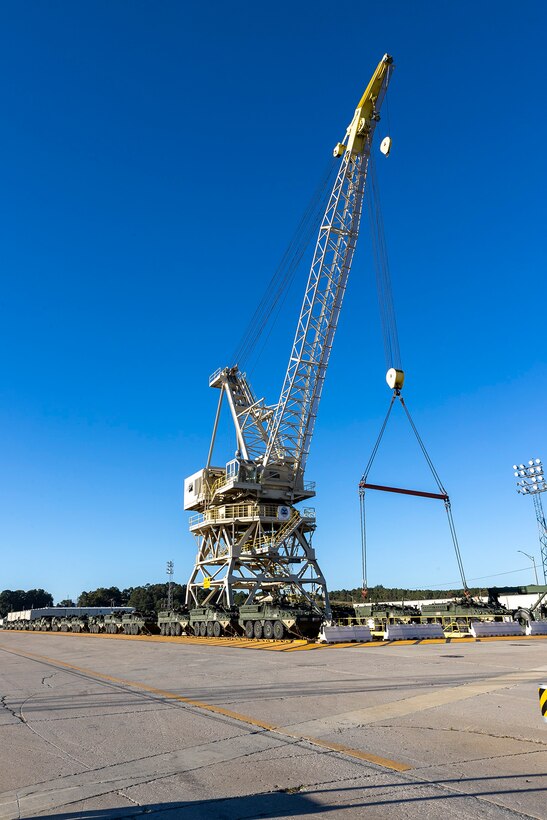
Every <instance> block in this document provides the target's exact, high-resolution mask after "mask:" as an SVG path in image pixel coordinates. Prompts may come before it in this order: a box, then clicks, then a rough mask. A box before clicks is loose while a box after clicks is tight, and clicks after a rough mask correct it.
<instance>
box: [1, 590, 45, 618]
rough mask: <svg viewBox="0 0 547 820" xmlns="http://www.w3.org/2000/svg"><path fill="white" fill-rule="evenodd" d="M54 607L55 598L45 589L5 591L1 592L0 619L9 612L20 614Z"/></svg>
mask: <svg viewBox="0 0 547 820" xmlns="http://www.w3.org/2000/svg"><path fill="white" fill-rule="evenodd" d="M45 606H53V596H52V595H51V594H50V593H49V592H46V591H45V589H29V590H27V591H26V592H25V591H24V590H22V589H16V590H12V589H5V590H4V591H3V592H0V617H2V618H3V617H4V615H7V613H8V612H20V611H21V610H23V609H41V608H42V607H45Z"/></svg>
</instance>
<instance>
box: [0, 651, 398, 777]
mask: <svg viewBox="0 0 547 820" xmlns="http://www.w3.org/2000/svg"><path fill="white" fill-rule="evenodd" d="M128 637H129V636H128ZM0 649H4V650H6V651H7V652H10V653H12V654H14V655H19V656H20V657H22V658H28V659H29V660H37V661H44V662H46V663H50V664H53V665H54V666H60V667H62V668H64V669H69V670H71V671H73V672H79V673H81V674H84V675H89V676H91V677H93V678H97V679H98V680H104V681H107V682H109V683H117V684H121V685H122V686H129V687H131V688H132V689H140V690H141V691H143V692H148V693H150V694H152V695H159V696H160V697H162V698H165V699H167V700H173V701H177V702H179V703H184V704H186V705H187V706H193V707H194V708H196V709H201V710H204V711H207V712H212V713H213V714H216V715H222V716H223V717H228V718H231V719H232V720H236V721H239V722H240V723H246V724H248V725H250V726H256V727H258V728H259V729H264V730H265V731H267V732H275V733H276V734H280V735H283V736H284V737H290V738H293V739H295V740H299V741H306V742H307V743H311V744H313V745H315V746H320V747H321V748H323V749H328V750H329V751H331V752H339V753H341V754H345V755H349V756H350V757H355V758H358V759H359V760H364V761H367V762H368V763H374V764H375V765H377V766H382V767H383V768H385V769H392V770H393V771H396V772H405V771H408V770H409V769H411V768H412V767H411V766H408V765H407V764H406V763H401V762H400V761H398V760H390V759H389V758H385V757H378V755H374V754H370V753H368V752H363V751H361V750H359V749H352V748H351V747H349V746H343V745H342V744H340V743H334V742H331V741H329V740H321V739H319V738H315V737H308V736H305V735H301V734H299V733H295V732H294V731H292V730H291V729H290V727H282V726H274V725H273V724H271V723H265V722H264V721H262V720H257V718H254V717H251V716H249V715H241V714H240V713H239V712H234V711H232V710H231V709H224V708H223V707H222V706H215V705H214V704H211V703H204V702H203V701H200V700H194V699H193V698H187V697H185V696H184V695H177V694H176V693H175V692H169V691H167V690H165V689H156V687H154V686H148V685H147V684H145V683H140V682H139V681H131V680H126V679H125V678H117V677H115V676H114V675H105V674H104V673H103V672H96V671H95V670H94V669H86V668H85V667H81V666H75V665H74V664H72V663H66V661H61V660H58V659H57V658H50V657H48V656H47V655H37V654H35V653H34V652H21V651H20V650H16V649H11V648H9V647H6V646H3V645H2V644H0Z"/></svg>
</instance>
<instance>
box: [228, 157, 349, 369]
mask: <svg viewBox="0 0 547 820" xmlns="http://www.w3.org/2000/svg"><path fill="white" fill-rule="evenodd" d="M336 164H337V163H336V160H335V159H334V157H331V159H330V160H329V163H328V165H327V167H326V169H325V171H324V173H323V175H322V177H321V181H320V183H319V185H318V186H317V187H316V189H315V191H314V193H313V195H312V197H311V199H310V201H309V203H308V205H307V206H306V209H305V210H304V213H303V214H302V217H301V219H300V221H299V223H298V226H297V228H296V230H295V232H294V235H293V237H292V239H291V241H290V242H289V244H288V245H287V247H286V249H285V252H284V254H283V256H282V258H281V261H280V263H279V265H278V266H277V268H276V270H275V271H274V274H273V276H272V278H271V279H270V281H269V283H268V285H267V287H266V289H265V291H264V294H263V296H262V299H261V300H260V302H259V304H258V306H257V308H256V310H255V312H254V313H253V315H252V317H251V319H250V321H249V324H248V325H247V327H246V329H245V331H244V333H243V334H242V336H241V339H240V341H239V343H238V346H237V348H236V349H235V350H234V353H233V355H232V364H233V365H237V366H239V367H242V366H246V365H247V364H248V363H249V362H250V360H251V357H252V356H253V354H254V355H255V358H259V356H260V353H261V352H262V349H263V347H264V344H265V343H266V341H267V339H268V337H269V335H270V333H271V331H272V328H273V326H274V325H275V322H276V320H277V318H278V316H279V313H280V311H281V309H282V307H283V304H284V301H285V299H286V297H287V294H288V292H289V290H290V287H291V284H292V282H293V281H294V278H295V275H296V272H297V270H298V268H299V265H300V263H301V261H302V258H303V256H304V254H305V252H306V250H307V249H308V248H309V246H310V241H311V239H312V237H313V236H314V235H315V234H316V233H317V229H318V227H319V221H320V219H321V217H322V215H323V212H324V210H325V204H326V198H327V196H328V193H329V190H330V188H331V187H332V177H333V172H334V169H335V168H336ZM329 183H330V184H329ZM261 339H262V340H263V344H262V346H261V347H260V348H259V343H260V340H261Z"/></svg>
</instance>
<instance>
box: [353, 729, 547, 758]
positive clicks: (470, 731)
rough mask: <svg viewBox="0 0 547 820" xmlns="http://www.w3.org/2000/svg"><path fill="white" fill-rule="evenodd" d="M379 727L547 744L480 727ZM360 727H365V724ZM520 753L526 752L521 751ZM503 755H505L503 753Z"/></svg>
mask: <svg viewBox="0 0 547 820" xmlns="http://www.w3.org/2000/svg"><path fill="white" fill-rule="evenodd" d="M374 726H375V727H377V728H378V729H395V730H396V731H398V732H400V731H401V729H416V730H417V731H420V732H455V733H458V734H464V735H480V736H481V737H491V738H492V739H494V740H515V741H516V742H517V743H535V744H536V746H547V741H545V740H537V739H533V738H529V737H514V735H497V734H494V733H493V732H481V730H480V729H458V728H457V727H455V726H454V727H452V726H450V727H447V726H403V725H401V726H393V725H390V724H389V723H375V724H374ZM358 728H363V729H364V728H365V727H364V726H362V727H358ZM519 754H524V753H523V752H519ZM502 757H503V755H502Z"/></svg>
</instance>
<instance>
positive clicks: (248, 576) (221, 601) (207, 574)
mask: <svg viewBox="0 0 547 820" xmlns="http://www.w3.org/2000/svg"><path fill="white" fill-rule="evenodd" d="M392 68H393V61H392V58H391V57H390V56H389V55H387V54H386V55H385V56H384V57H383V58H382V60H381V61H380V63H379V64H378V66H377V68H376V70H375V72H374V74H373V76H372V78H371V80H370V82H369V84H368V86H367V88H366V90H365V92H364V94H363V96H362V98H361V100H360V101H359V104H358V106H357V108H356V110H355V113H354V115H353V118H352V120H351V123H350V125H349V126H348V128H347V131H346V135H345V138H344V141H343V142H340V143H338V144H337V145H336V147H335V149H334V156H335V157H338V158H339V159H340V167H339V169H338V174H337V176H336V180H335V182H334V186H333V188H332V191H331V193H330V197H329V199H328V204H327V207H326V210H325V213H324V216H323V219H322V222H321V226H320V228H319V235H318V238H317V243H316V246H315V251H314V255H313V261H312V264H311V269H310V273H309V277H308V281H307V285H306V289H305V293H304V299H303V302H302V308H301V311H300V316H299V319H298V323H297V326H296V333H295V336H294V341H293V346H292V351H291V355H290V358H289V363H288V367H287V372H286V375H285V379H284V382H283V387H282V390H281V394H280V398H279V401H278V402H277V404H275V405H273V406H272V405H268V404H266V403H265V400H264V399H263V398H262V399H257V398H256V396H255V395H254V393H253V391H252V388H251V386H250V384H249V382H248V380H247V378H246V376H245V374H244V373H242V372H241V371H240V369H239V367H238V366H237V365H235V366H231V367H225V368H223V369H219V370H217V371H216V372H215V373H213V375H212V376H211V377H210V379H209V384H210V386H211V387H214V388H217V389H219V390H220V396H219V401H218V407H217V413H216V418H215V423H214V427H213V435H212V439H211V446H210V448H209V455H208V458H207V463H206V466H205V467H204V468H203V469H202V470H200V471H199V472H197V473H194V474H193V475H192V476H190V477H189V478H187V479H186V480H185V484H184V508H185V509H186V510H193V511H195V512H196V513H197V514H196V515H194V516H193V517H191V519H190V531H191V532H192V533H193V534H194V535H195V537H196V539H197V544H198V551H197V556H196V561H195V565H194V568H193V570H192V573H191V575H190V578H189V581H188V586H187V604H188V605H189V606H197V605H207V604H211V605H219V606H225V607H232V606H233V604H234V592H235V591H239V592H244V593H245V595H246V601H245V603H246V604H251V603H252V602H253V601H255V600H256V601H258V600H273V601H276V600H280V599H286V600H287V599H288V600H291V599H295V600H299V601H302V600H304V601H306V602H307V603H308V604H309V605H310V606H311V607H312V608H315V609H320V606H319V603H322V608H323V610H324V612H325V614H326V616H327V618H329V617H330V606H329V599H328V591H327V585H326V582H325V578H324V576H323V573H322V572H321V570H320V568H319V564H318V562H317V559H316V556H315V551H314V549H313V547H312V535H313V533H314V531H315V526H316V522H315V511H314V510H313V509H312V508H310V507H304V508H303V509H299V508H297V507H296V506H295V505H296V504H298V503H299V502H302V501H307V500H309V499H311V498H312V497H313V496H314V495H315V485H314V484H313V483H311V482H306V481H305V480H304V473H305V468H306V460H307V457H308V454H309V451H310V445H311V440H312V436H313V431H314V426H315V421H316V418H317V411H318V407H319V402H320V399H321V393H322V390H323V384H324V381H325V375H326V371H327V366H328V363H329V357H330V353H331V350H332V345H333V341H334V335H335V332H336V327H337V324H338V320H339V316H340V310H341V307H342V301H343V298H344V292H345V290H346V285H347V280H348V275H349V272H350V268H351V263H352V260H353V255H354V251H355V246H356V242H357V236H358V233H359V224H360V219H361V211H362V204H363V193H364V187H365V181H366V177H367V170H368V163H369V157H370V150H371V144H372V139H373V135H374V130H375V127H376V123H377V122H378V120H379V118H380V117H379V110H380V106H381V103H382V100H383V98H384V95H385V92H386V90H387V86H388V83H389V79H390V76H391V71H392ZM224 397H226V401H227V404H228V407H229V410H230V414H231V417H232V421H233V424H234V428H235V435H236V441H237V450H236V456H235V458H234V459H232V460H231V461H229V462H228V463H227V464H226V465H225V467H215V466H212V465H211V461H212V455H213V447H214V443H215V438H216V433H217V428H218V422H219V418H220V413H221V408H222V404H223V400H224Z"/></svg>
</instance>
